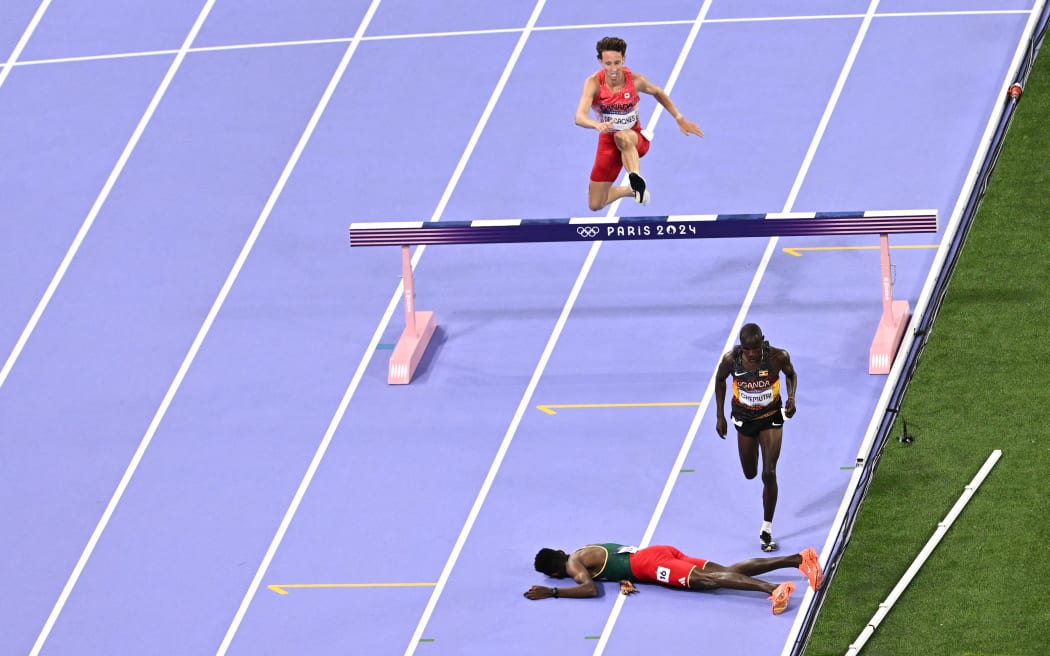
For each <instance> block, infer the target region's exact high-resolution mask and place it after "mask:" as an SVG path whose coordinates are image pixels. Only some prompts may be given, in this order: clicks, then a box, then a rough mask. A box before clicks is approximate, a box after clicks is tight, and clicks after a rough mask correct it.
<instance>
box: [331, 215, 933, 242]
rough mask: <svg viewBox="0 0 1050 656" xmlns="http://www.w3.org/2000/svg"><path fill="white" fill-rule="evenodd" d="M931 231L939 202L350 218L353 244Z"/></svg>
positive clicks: (627, 239) (628, 239)
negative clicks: (918, 206) (909, 206)
mask: <svg viewBox="0 0 1050 656" xmlns="http://www.w3.org/2000/svg"><path fill="white" fill-rule="evenodd" d="M916 232H937V210H876V211H866V212H770V213H767V214H683V215H672V216H630V217H609V218H604V217H593V218H592V217H580V218H565V219H481V220H476V221H406V222H385V223H384V222H378V223H352V224H351V225H350V245H351V246H412V245H419V244H428V245H429V244H510V243H521V242H552V241H565V242H568V241H585V242H590V241H631V240H640V239H710V238H717V237H774V236H782V237H794V236H809V235H870V234H895V233H916Z"/></svg>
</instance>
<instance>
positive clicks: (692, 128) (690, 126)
mask: <svg viewBox="0 0 1050 656" xmlns="http://www.w3.org/2000/svg"><path fill="white" fill-rule="evenodd" d="M677 122H678V129H679V130H681V131H682V134H687V135H688V134H695V135H696V136H698V137H700V138H701V139H703V138H704V131H703V130H701V129H700V126H698V125H697V124H696V123H693V122H692V121H687V120H686V119H685V117H684V116H679V117H678V121H677Z"/></svg>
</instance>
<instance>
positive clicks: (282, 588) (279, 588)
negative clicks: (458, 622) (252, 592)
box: [266, 583, 437, 595]
mask: <svg viewBox="0 0 1050 656" xmlns="http://www.w3.org/2000/svg"><path fill="white" fill-rule="evenodd" d="M435 585H437V583H282V584H280V585H268V586H266V587H267V588H269V589H271V590H273V591H274V592H276V593H277V594H279V595H286V594H288V588H423V587H429V588H432V587H434V586H435Z"/></svg>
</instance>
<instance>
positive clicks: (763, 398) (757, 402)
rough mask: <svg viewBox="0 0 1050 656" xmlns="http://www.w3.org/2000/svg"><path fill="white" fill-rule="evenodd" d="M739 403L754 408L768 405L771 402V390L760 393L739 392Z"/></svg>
mask: <svg viewBox="0 0 1050 656" xmlns="http://www.w3.org/2000/svg"><path fill="white" fill-rule="evenodd" d="M740 402H741V403H742V404H744V405H747V406H751V407H752V408H754V407H756V406H764V405H769V404H770V403H772V402H773V390H772V389H766V390H762V391H760V392H759V391H756V392H749V391H747V390H740Z"/></svg>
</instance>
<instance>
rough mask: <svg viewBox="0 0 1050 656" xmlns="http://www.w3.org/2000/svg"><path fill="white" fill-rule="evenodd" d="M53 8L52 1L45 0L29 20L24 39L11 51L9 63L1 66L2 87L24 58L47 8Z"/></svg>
mask: <svg viewBox="0 0 1050 656" xmlns="http://www.w3.org/2000/svg"><path fill="white" fill-rule="evenodd" d="M50 6H51V0H44V1H43V2H41V3H40V6H39V7H37V8H36V13H35V14H33V17H32V18H31V19H29V25H27V26H26V29H25V31H24V32H22V37H21V38H20V39H18V43H16V44H15V49H14V50H12V51H11V55H10V56H9V57H8V58H7V62H6V63H4V65H2V66H0V87H2V86H4V81H6V80H7V76H8V75H10V74H11V71H12V70H13V69H14V67H15V64H16V63H18V58H19V57H21V56H22V51H23V50H25V49H26V44H28V43H29V39H30V38H32V36H33V32H35V31H36V28H37V25H39V24H40V20H41V19H42V18H43V17H44V14H45V13H46V12H47V8H48V7H50Z"/></svg>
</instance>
